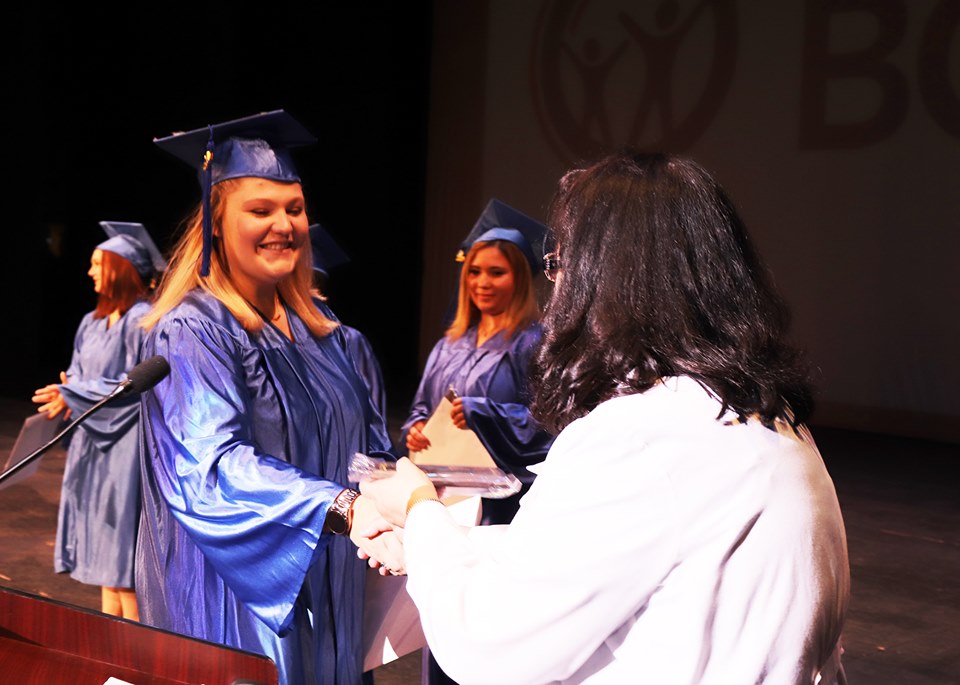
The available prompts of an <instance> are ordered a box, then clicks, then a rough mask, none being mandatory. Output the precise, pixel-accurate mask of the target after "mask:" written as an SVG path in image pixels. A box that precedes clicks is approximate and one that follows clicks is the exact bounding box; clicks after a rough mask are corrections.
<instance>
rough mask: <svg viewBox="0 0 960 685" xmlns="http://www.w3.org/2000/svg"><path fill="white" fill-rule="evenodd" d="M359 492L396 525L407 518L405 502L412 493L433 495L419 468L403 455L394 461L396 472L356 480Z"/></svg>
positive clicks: (401, 523)
mask: <svg viewBox="0 0 960 685" xmlns="http://www.w3.org/2000/svg"><path fill="white" fill-rule="evenodd" d="M360 492H361V493H363V495H364V497H368V498H369V499H370V501H372V502H373V503H374V504H375V505H376V507H377V511H379V512H380V515H381V516H383V518H385V519H386V520H387V521H389V522H390V524H391V525H392V526H394V527H396V528H402V527H403V525H404V524H405V523H406V521H407V504H409V502H410V497H411V496H412V495H413V494H414V492H418V494H419V493H425V494H427V495H432V496H433V497H436V496H437V490H436V488H435V487H434V486H433V483H432V482H431V481H430V478H429V477H427V474H425V473H424V472H423V471H421V470H420V469H419V468H417V466H416V464H414V463H413V462H412V461H410V460H409V459H408V458H407V457H403V458H401V459H399V460H398V461H397V472H396V473H395V474H394V475H392V476H388V477H386V478H378V479H377V480H366V481H363V482H361V483H360Z"/></svg>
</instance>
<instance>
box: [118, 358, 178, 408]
mask: <svg viewBox="0 0 960 685" xmlns="http://www.w3.org/2000/svg"><path fill="white" fill-rule="evenodd" d="M169 373H170V363H169V362H167V360H166V359H165V358H164V357H162V356H161V355H159V354H158V355H156V356H153V357H150V358H149V359H144V360H143V361H142V362H140V363H139V364H137V365H136V366H134V367H133V368H132V369H130V371H128V372H127V377H126V378H125V379H124V380H123V381H121V382H120V383H119V384H118V385H117V387H116V388H115V389H114V391H113V392H111V393H110V394H109V395H108V396H107V397H108V398H109V399H113V398H114V397H123V396H124V395H139V394H140V393H142V392H144V391H146V390H149V389H150V388H152V387H153V386H155V385H156V384H157V383H159V382H160V381H162V380H163V379H164V378H166V377H167V374H169Z"/></svg>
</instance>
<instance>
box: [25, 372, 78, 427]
mask: <svg viewBox="0 0 960 685" xmlns="http://www.w3.org/2000/svg"><path fill="white" fill-rule="evenodd" d="M60 383H61V384H63V385H66V384H67V374H66V373H64V372H63V371H61V372H60ZM31 399H32V400H33V402H34V403H35V404H39V405H40V406H39V407H37V411H38V412H39V413H41V414H46V415H47V418H48V419H55V418H57V415H58V414H59V413H60V412H63V411H64V410H66V411H65V413H64V415H63V418H64V420H66V419H69V418H70V408H69V407H68V406H67V403H66V401H65V400H64V399H63V395H61V394H60V384H57V383H51V384H50V385H45V386H43V387H42V388H37V389H36V390H34V391H33V397H32V398H31Z"/></svg>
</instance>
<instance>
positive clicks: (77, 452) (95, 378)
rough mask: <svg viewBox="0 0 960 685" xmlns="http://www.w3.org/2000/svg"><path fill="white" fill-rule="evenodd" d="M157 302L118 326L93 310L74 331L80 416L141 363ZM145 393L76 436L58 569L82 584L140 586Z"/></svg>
mask: <svg viewBox="0 0 960 685" xmlns="http://www.w3.org/2000/svg"><path fill="white" fill-rule="evenodd" d="M149 308H150V306H149V305H148V304H147V303H145V302H138V303H137V304H135V305H133V307H131V308H130V309H129V310H128V311H127V312H125V313H124V314H123V316H121V317H120V318H119V319H118V320H117V321H116V322H115V323H114V324H113V325H112V326H110V327H109V328H108V327H107V317H104V318H101V319H95V318H93V312H90V313H88V314H86V316H84V317H83V320H82V321H81V322H80V326H79V327H78V328H77V333H76V335H75V336H74V345H73V356H72V358H71V361H70V367H69V368H68V369H67V383H66V384H63V385H61V386H60V394H61V395H62V396H63V399H64V401H65V402H66V404H67V406H68V407H69V408H70V410H71V412H72V414H71V416H70V419H71V420H74V419H77V418H79V417H80V416H81V415H82V414H83V413H84V412H85V411H87V410H88V409H90V408H91V407H92V406H93V405H95V404H96V403H97V402H99V401H100V400H102V399H103V398H104V396H106V395H109V394H110V393H111V392H112V391H113V390H114V388H116V386H117V384H118V383H120V382H121V381H122V380H123V379H124V378H125V377H126V372H127V371H129V370H130V369H131V368H132V367H134V366H135V365H136V363H137V360H138V355H139V352H140V343H141V341H142V339H143V329H141V328H140V327H139V326H138V325H137V324H138V323H139V321H140V318H141V317H142V316H143V315H144V314H145V313H146V312H147V311H149ZM139 423H140V403H139V400H138V398H136V397H129V398H118V399H115V400H112V401H111V402H110V403H108V404H105V405H104V406H102V407H101V408H100V409H98V410H97V411H95V412H94V413H92V414H91V415H90V416H88V417H87V418H86V419H84V421H83V423H81V424H80V425H79V426H78V427H77V428H76V429H74V432H73V433H72V434H71V437H70V442H69V447H68V449H67V460H66V464H65V466H64V471H63V484H62V486H61V491H60V505H59V512H58V515H57V538H56V544H55V546H54V558H53V566H54V570H55V571H56V572H57V573H62V572H65V571H69V572H70V576H71V577H72V578H74V579H75V580H78V581H79V582H81V583H87V584H90V585H101V586H104V585H105V586H108V587H125V588H130V587H133V583H134V577H133V576H134V573H133V560H134V550H135V546H136V534H137V521H138V517H139V514H140V458H139V451H138V435H139V431H138V426H139Z"/></svg>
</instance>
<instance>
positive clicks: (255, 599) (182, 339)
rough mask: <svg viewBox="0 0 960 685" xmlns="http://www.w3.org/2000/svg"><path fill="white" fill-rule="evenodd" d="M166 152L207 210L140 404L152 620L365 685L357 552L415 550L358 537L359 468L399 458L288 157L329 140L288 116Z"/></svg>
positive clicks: (213, 132) (168, 145)
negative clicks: (156, 372)
mask: <svg viewBox="0 0 960 685" xmlns="http://www.w3.org/2000/svg"><path fill="white" fill-rule="evenodd" d="M157 142H158V144H159V145H160V146H161V147H163V148H164V149H165V150H167V151H169V152H171V153H172V154H174V155H175V156H177V157H178V158H180V159H182V160H184V161H187V162H188V163H190V164H191V165H193V166H195V167H196V168H198V169H199V170H200V173H201V188H202V190H203V199H202V200H201V203H200V207H199V208H198V209H197V211H196V212H195V214H194V215H193V217H192V218H191V219H189V220H188V222H187V225H186V227H185V232H184V233H183V235H182V237H181V239H180V241H179V242H178V245H177V247H176V249H175V251H174V253H173V256H172V258H171V266H170V269H169V270H168V272H167V276H166V277H165V278H164V280H163V282H162V283H161V286H160V291H159V293H158V297H157V301H156V305H155V309H154V311H153V312H152V313H151V315H150V316H149V317H147V319H146V320H145V326H146V328H147V330H148V334H147V337H146V339H145V341H144V355H145V356H151V355H162V356H164V357H165V358H166V359H167V360H168V361H169V363H170V369H171V370H170V375H169V377H168V378H166V379H165V380H164V381H162V382H161V383H159V384H158V385H157V386H156V387H155V388H154V389H153V390H152V391H149V392H147V393H144V395H143V400H142V401H143V407H144V424H143V427H144V430H143V466H142V471H143V498H144V512H143V516H142V517H141V531H140V544H139V546H138V554H137V589H138V592H139V593H140V597H141V609H142V615H143V620H144V622H147V623H149V624H151V625H154V626H158V627H161V628H165V629H168V630H173V631H176V632H180V633H183V634H187V635H192V636H195V637H198V638H203V639H206V640H210V641H215V642H220V643H223V644H226V645H230V646H234V647H238V648H241V649H245V650H249V651H254V652H259V653H262V654H266V655H267V656H269V657H270V658H271V659H273V661H274V662H275V663H276V665H277V669H278V672H279V678H280V683H282V684H283V685H300V684H314V683H320V684H324V685H327V684H334V683H335V684H338V685H341V684H342V685H356V684H358V683H360V682H361V679H362V663H363V662H362V659H363V654H362V641H361V640H362V637H361V627H362V620H361V619H362V610H363V590H364V579H365V563H364V562H363V561H361V560H360V559H358V557H357V548H356V546H355V544H357V545H362V546H363V547H364V550H365V552H368V553H370V554H372V556H374V557H375V558H378V559H385V557H384V553H385V549H386V546H387V545H388V544H390V543H392V544H393V545H394V547H393V549H394V550H399V543H398V542H397V541H396V538H394V537H392V534H390V535H388V536H382V537H378V538H377V539H375V540H372V541H371V540H364V539H361V538H360V537H359V534H358V531H361V530H366V529H368V528H369V527H370V526H371V523H374V524H375V520H376V519H377V517H376V514H375V512H374V510H373V508H372V506H371V505H370V504H369V503H368V502H367V500H366V498H364V497H360V496H358V493H357V492H356V491H355V490H353V489H351V488H350V487H349V486H350V485H351V484H350V483H348V481H347V467H348V460H349V458H350V457H351V456H352V455H353V454H354V453H355V452H357V451H361V452H364V453H367V454H378V453H379V454H380V456H389V452H388V451H387V450H388V448H389V440H388V438H387V434H386V427H385V425H384V423H383V419H382V417H381V416H380V414H379V412H378V411H377V410H376V408H375V407H374V404H373V402H372V401H371V399H370V394H369V392H368V390H367V387H366V385H365V383H364V381H363V379H361V378H360V376H359V374H358V373H357V371H356V368H355V366H354V364H353V362H352V360H351V359H350V357H349V356H348V355H347V353H346V345H345V342H344V340H343V339H342V332H341V331H340V328H339V326H338V325H337V323H336V321H335V320H333V319H332V318H331V317H330V316H329V315H328V313H325V312H323V311H321V310H320V309H318V307H317V302H316V300H315V299H314V297H313V293H312V291H311V284H312V266H311V261H312V260H311V252H310V243H309V237H308V235H309V234H308V226H309V222H308V219H307V214H306V210H305V201H304V195H303V189H302V187H301V184H300V179H299V176H298V175H297V172H296V170H295V168H294V166H293V162H292V157H291V153H290V148H293V147H295V146H299V145H304V144H307V143H311V142H314V138H313V136H312V135H311V134H310V133H309V132H307V131H306V130H304V129H303V127H302V126H300V124H299V123H298V122H296V121H295V120H294V119H293V118H292V117H290V116H289V115H288V114H286V113H285V112H283V111H276V112H267V113H264V114H260V115H255V116H253V117H247V118H245V119H238V120H234V121H230V122H226V123H223V124H217V125H214V126H210V127H205V128H203V129H198V130H195V131H191V132H188V133H184V134H179V135H174V136H171V137H169V138H164V139H161V140H159V141H157ZM205 154H206V155H207V162H205V161H204V157H205ZM210 155H212V157H210ZM348 536H349V537H348ZM387 538H389V540H387ZM351 540H352V541H353V542H351ZM399 554H402V552H400V553H399ZM399 554H398V556H397V557H390V558H389V559H390V561H391V563H392V566H393V568H395V569H399V567H400V566H399V565H400V563H401V558H400V556H399Z"/></svg>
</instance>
